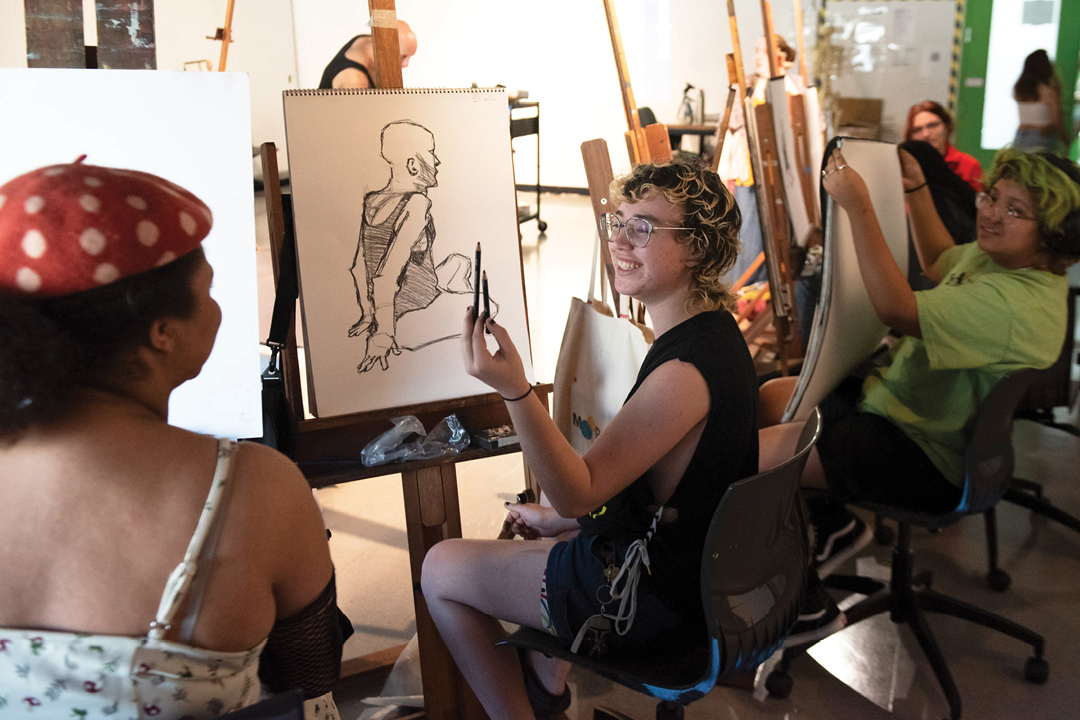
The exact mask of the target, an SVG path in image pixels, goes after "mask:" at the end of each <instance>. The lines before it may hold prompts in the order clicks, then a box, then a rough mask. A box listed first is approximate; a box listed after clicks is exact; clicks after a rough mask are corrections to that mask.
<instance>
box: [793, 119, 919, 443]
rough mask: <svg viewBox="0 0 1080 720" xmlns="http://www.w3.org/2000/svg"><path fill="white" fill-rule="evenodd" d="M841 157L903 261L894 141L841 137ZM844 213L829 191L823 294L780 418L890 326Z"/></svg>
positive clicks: (903, 222) (817, 397) (903, 224)
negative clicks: (858, 177) (880, 313)
mask: <svg viewBox="0 0 1080 720" xmlns="http://www.w3.org/2000/svg"><path fill="white" fill-rule="evenodd" d="M839 147H840V151H841V152H842V153H843V154H844V162H846V163H847V164H848V165H850V166H851V167H852V168H854V169H855V170H856V171H858V173H859V175H861V176H862V178H863V180H864V181H865V182H866V187H867V189H869V191H870V200H871V202H873V205H874V212H875V213H876V214H877V218H878V222H879V223H880V224H881V232H882V234H883V235H884V236H885V242H886V243H887V244H888V246H889V250H890V251H891V252H892V256H893V259H894V260H896V263H897V264H898V265H899V266H900V267H902V268H906V267H907V262H908V257H907V253H908V247H907V217H906V215H905V213H904V186H903V184H902V183H901V173H900V158H899V156H898V155H897V153H896V145H893V144H892V143H885V142H878V141H876V140H860V139H856V138H842V139H840V140H839ZM856 240H857V238H855V237H854V236H853V235H852V232H851V222H850V221H849V220H848V216H847V213H846V212H845V211H844V210H843V209H842V208H841V207H840V206H839V205H837V204H836V202H835V201H834V200H833V199H832V198H829V200H828V204H827V206H826V218H825V240H824V254H823V255H822V276H821V297H820V298H819V299H818V304H817V308H816V309H815V311H814V327H813V330H812V331H811V333H810V342H809V345H808V346H807V350H806V358H805V359H804V360H803V367H802V371H801V372H800V373H799V381H798V383H797V384H796V385H795V391H794V392H793V393H792V395H791V399H790V400H789V401H788V404H787V408H785V410H784V417H783V421H784V422H794V421H802V420H805V419H806V418H807V416H809V414H810V411H811V410H812V409H813V408H814V407H815V406H817V404H818V403H820V402H821V401H822V400H824V399H825V396H826V395H828V394H829V393H830V392H832V390H833V389H834V388H835V387H836V386H838V385H839V384H840V383H841V382H842V381H843V380H844V378H846V377H847V376H848V375H850V374H851V372H852V371H853V370H854V369H855V368H856V367H858V366H859V365H860V364H861V363H862V362H863V361H864V360H866V359H867V358H868V357H869V356H870V354H871V353H872V352H873V351H874V349H875V348H876V347H877V346H878V343H880V342H881V339H882V338H884V337H885V334H886V333H887V332H888V331H889V328H888V327H886V326H885V324H884V323H882V322H881V320H879V319H878V316H877V313H876V312H875V311H874V306H873V304H872V303H871V302H870V295H869V294H868V293H867V291H866V283H864V282H863V277H862V273H861V272H860V271H859V262H858V258H857V257H856V255H855V242H856Z"/></svg>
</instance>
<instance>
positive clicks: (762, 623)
mask: <svg viewBox="0 0 1080 720" xmlns="http://www.w3.org/2000/svg"><path fill="white" fill-rule="evenodd" d="M821 424H822V423H821V414H820V412H819V411H818V410H817V408H815V409H814V410H813V411H812V412H811V414H810V417H809V418H808V419H807V421H806V424H805V425H804V426H803V431H802V435H801V437H800V438H799V442H798V444H797V446H796V449H795V455H794V457H792V458H791V459H790V460H788V461H787V462H785V463H783V464H781V465H779V466H777V467H775V468H773V469H771V470H767V471H766V472H763V473H760V474H758V475H755V476H754V477H752V478H747V479H746V480H741V481H739V482H737V483H734V484H733V485H732V486H731V487H730V488H729V489H728V491H727V492H726V493H724V497H723V498H722V499H721V501H720V506H719V508H717V511H716V515H715V516H714V518H713V522H712V525H711V527H710V528H709V534H708V536H707V538H706V541H705V553H704V555H703V556H702V564H701V595H702V602H703V603H704V605H705V619H706V622H707V623H708V627H709V635H710V637H712V638H713V642H714V643H715V645H716V647H715V652H718V653H719V673H720V677H728V676H731V675H735V674H738V673H740V672H744V671H746V670H749V669H751V668H754V667H757V666H758V665H760V664H761V663H762V662H764V661H765V660H766V659H767V658H768V657H769V656H770V655H772V654H773V652H775V651H776V649H777V648H779V647H780V645H781V644H782V643H783V641H784V638H785V637H786V636H787V634H788V633H789V632H790V631H791V628H792V626H793V625H794V624H795V621H796V619H797V617H798V614H799V599H800V598H801V597H802V591H803V586H804V585H805V583H806V558H807V554H808V551H807V548H806V533H805V531H804V528H803V523H802V519H801V516H800V511H799V503H798V499H797V494H798V493H797V491H798V488H799V479H800V478H801V477H802V471H803V468H804V467H805V465H806V459H807V457H808V456H809V455H810V450H811V448H813V446H814V443H816V442H817V439H818V436H819V435H820V434H821ZM765 509H767V510H768V512H767V514H766V513H765V512H763V510H765Z"/></svg>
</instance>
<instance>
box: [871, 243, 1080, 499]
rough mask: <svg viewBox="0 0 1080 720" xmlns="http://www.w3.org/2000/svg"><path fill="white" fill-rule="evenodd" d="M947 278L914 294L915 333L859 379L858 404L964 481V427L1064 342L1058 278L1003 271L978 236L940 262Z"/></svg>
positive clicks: (1046, 363) (1062, 286) (1063, 289)
mask: <svg viewBox="0 0 1080 720" xmlns="http://www.w3.org/2000/svg"><path fill="white" fill-rule="evenodd" d="M938 267H939V268H940V269H941V270H942V272H943V273H944V279H943V280H942V281H941V284H939V285H938V286H937V287H935V288H933V289H932V290H926V291H923V292H917V293H915V299H916V303H917V305H918V311H919V329H920V330H921V332H922V339H921V340H920V339H918V338H913V337H905V338H904V339H903V340H901V341H900V342H899V343H898V344H897V345H896V347H895V348H894V350H893V358H892V362H891V364H890V365H889V366H888V367H886V368H883V369H882V370H879V371H877V372H876V373H875V374H872V375H871V376H870V377H868V378H867V379H866V382H864V383H863V399H862V403H861V405H860V409H861V410H863V411H864V412H869V413H874V414H876V415H881V416H882V417H885V418H888V419H889V420H890V421H891V422H893V423H894V424H895V425H897V426H898V427H899V428H900V429H901V430H903V431H904V434H905V435H907V436H908V437H910V438H911V439H912V440H914V441H915V442H916V443H918V444H919V447H920V448H922V449H923V451H924V452H925V453H926V454H927V456H928V457H929V458H930V460H931V461H932V462H933V463H934V465H935V466H936V467H937V468H938V469H939V470H941V473H942V474H943V475H944V476H945V477H946V478H947V479H948V480H949V481H950V482H952V483H954V484H955V485H958V486H962V485H963V484H964V447H965V446H966V444H967V439H968V435H969V425H970V423H971V421H972V420H973V419H974V417H975V414H976V413H977V411H978V409H979V405H980V403H981V402H982V400H983V398H985V397H986V395H987V393H989V392H990V389H991V388H992V387H993V386H994V385H995V384H996V383H997V381H998V380H1000V379H1001V378H1003V377H1005V376H1006V375H1008V374H1009V373H1011V372H1013V371H1015V370H1019V369H1021V368H1029V367H1033V368H1046V367H1050V365H1052V364H1053V363H1054V361H1055V360H1057V358H1058V356H1059V355H1060V354H1061V348H1062V346H1063V345H1064V343H1065V323H1066V309H1065V297H1066V294H1067V292H1068V281H1067V280H1066V278H1065V277H1063V276H1060V275H1054V274H1053V273H1050V272H1045V271H1042V270H1032V269H1030V268H1029V269H1023V270H1006V269H1005V268H1003V267H1001V266H999V265H997V264H995V263H994V261H993V260H991V259H990V256H989V255H987V254H986V253H984V252H983V251H982V250H980V249H979V247H978V245H976V244H975V243H970V244H967V245H958V246H956V247H952V248H949V249H948V250H946V251H945V252H944V253H942V254H941V256H940V257H939V259H938Z"/></svg>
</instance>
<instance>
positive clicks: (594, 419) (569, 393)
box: [552, 235, 652, 455]
mask: <svg viewBox="0 0 1080 720" xmlns="http://www.w3.org/2000/svg"><path fill="white" fill-rule="evenodd" d="M599 254H600V236H599V235H597V237H596V245H595V246H594V247H593V261H592V274H591V276H590V278H589V296H588V301H587V302H586V301H583V300H579V299H578V298H572V299H571V301H570V314H569V316H568V317H567V318H566V329H565V330H564V331H563V339H562V346H561V347H560V348H559V360H558V362H557V364H556V366H555V383H554V386H555V389H554V399H553V403H552V405H553V415H554V418H555V425H556V426H557V427H558V428H559V431H560V432H562V434H563V436H564V437H565V438H566V439H567V440H568V441H569V442H570V445H571V446H572V447H573V448H574V450H575V451H576V452H577V453H578V455H584V454H585V452H586V451H587V450H588V449H589V448H590V447H591V446H592V444H593V441H594V440H596V438H597V437H598V436H599V435H600V434H601V433H603V432H604V429H605V428H606V427H607V425H608V423H609V422H611V419H612V418H613V417H615V413H617V412H618V411H619V408H621V407H622V404H623V402H624V401H625V400H626V396H627V395H628V394H629V393H630V390H631V389H632V388H633V387H634V382H635V380H636V379H637V374H638V369H639V368H640V367H641V363H642V362H643V361H644V360H645V354H646V353H647V352H648V351H649V344H650V342H651V340H652V331H651V330H649V329H648V328H646V327H644V326H642V325H638V324H637V323H634V322H632V321H630V320H629V319H627V318H621V317H617V313H613V312H612V310H611V308H610V307H609V306H608V304H607V298H608V294H607V281H606V278H605V277H604V276H605V272H604V265H603V263H599V262H598V259H599ZM598 266H599V270H600V288H601V295H602V297H603V299H602V300H600V299H597V298H596V296H595V290H596V274H597V267H598ZM631 315H632V313H631ZM646 338H648V339H646Z"/></svg>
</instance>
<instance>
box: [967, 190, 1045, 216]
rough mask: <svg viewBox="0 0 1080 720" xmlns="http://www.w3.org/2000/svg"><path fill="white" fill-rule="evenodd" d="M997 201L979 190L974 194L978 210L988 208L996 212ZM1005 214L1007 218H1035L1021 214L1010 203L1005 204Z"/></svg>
mask: <svg viewBox="0 0 1080 720" xmlns="http://www.w3.org/2000/svg"><path fill="white" fill-rule="evenodd" d="M997 202H998V199H997V198H996V197H994V196H993V195H991V194H990V193H987V192H981V193H976V194H975V207H976V208H978V209H979V210H982V209H988V210H993V211H994V213H995V214H997ZM1005 216H1006V218H1008V219H1009V220H1035V218H1033V217H1027V216H1026V215H1022V214H1021V213H1020V211H1019V210H1017V209H1016V208H1014V207H1013V206H1012V205H1006V206H1005Z"/></svg>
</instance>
